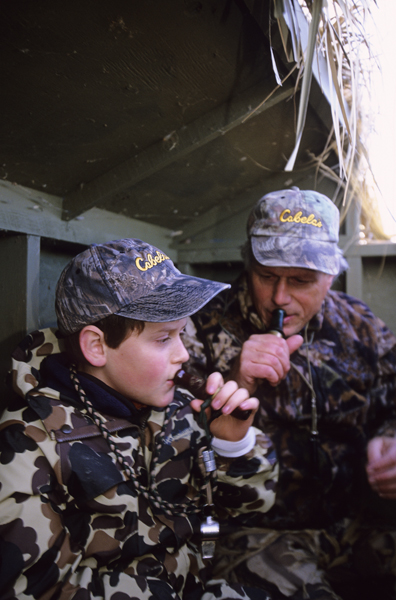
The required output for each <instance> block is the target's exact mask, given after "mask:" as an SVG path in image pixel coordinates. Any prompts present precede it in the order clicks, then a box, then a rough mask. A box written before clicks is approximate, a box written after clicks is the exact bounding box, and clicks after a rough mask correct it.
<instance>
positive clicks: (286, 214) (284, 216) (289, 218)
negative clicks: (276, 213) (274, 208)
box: [279, 208, 323, 227]
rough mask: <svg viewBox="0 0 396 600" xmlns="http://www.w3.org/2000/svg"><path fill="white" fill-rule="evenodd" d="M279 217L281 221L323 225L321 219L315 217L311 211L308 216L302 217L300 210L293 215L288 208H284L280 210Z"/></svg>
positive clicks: (315, 225) (316, 225)
mask: <svg viewBox="0 0 396 600" xmlns="http://www.w3.org/2000/svg"><path fill="white" fill-rule="evenodd" d="M279 219H280V221H282V223H304V224H306V225H313V226H314V227H323V225H322V221H320V220H319V219H315V215H314V214H313V213H311V214H310V215H309V216H308V217H303V216H302V211H301V210H299V211H298V212H296V214H295V215H294V216H293V215H291V214H290V210H289V209H288V208H285V210H284V211H282V213H281V216H280V217H279Z"/></svg>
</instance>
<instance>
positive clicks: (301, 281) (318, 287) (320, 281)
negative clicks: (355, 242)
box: [249, 265, 333, 337]
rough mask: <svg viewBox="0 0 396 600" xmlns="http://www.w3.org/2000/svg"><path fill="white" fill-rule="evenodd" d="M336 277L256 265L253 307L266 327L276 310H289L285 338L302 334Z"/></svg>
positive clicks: (252, 275)
mask: <svg viewBox="0 0 396 600" xmlns="http://www.w3.org/2000/svg"><path fill="white" fill-rule="evenodd" d="M332 282H333V275H328V274H326V273H321V272H320V271H313V270H311V269H302V268H299V267H266V266H264V265H255V266H254V267H253V269H252V270H251V272H250V274H249V283H250V291H251V294H252V298H253V302H254V306H255V308H256V310H257V312H258V314H259V315H260V317H261V319H262V321H263V322H264V324H265V325H266V326H268V325H269V322H270V319H271V313H272V312H273V311H274V310H275V309H277V308H283V310H285V311H286V316H285V320H284V327H283V330H284V333H285V336H286V337H289V336H290V335H293V334H295V333H299V332H300V331H301V330H302V329H303V327H304V326H305V325H306V323H308V321H309V320H310V319H311V318H312V317H313V316H314V315H315V314H316V313H317V312H318V311H319V310H320V307H321V305H322V302H323V300H324V297H325V296H326V294H327V292H328V290H329V289H330V286H331V284H332Z"/></svg>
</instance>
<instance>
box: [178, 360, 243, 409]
mask: <svg viewBox="0 0 396 600" xmlns="http://www.w3.org/2000/svg"><path fill="white" fill-rule="evenodd" d="M173 381H174V383H175V384H176V385H179V386H180V387H184V388H185V389H186V390H188V391H189V392H191V393H192V394H194V396H195V397H196V398H199V399H200V400H207V399H208V398H210V397H211V395H210V394H208V392H207V391H206V380H205V379H204V378H203V377H199V376H198V375H193V374H192V373H188V372H187V371H185V370H184V369H180V370H179V371H178V372H177V373H176V375H175V376H174V378H173ZM251 412H252V411H251V410H242V409H241V408H239V407H237V408H235V409H234V410H233V411H232V413H231V415H232V416H233V417H235V418H236V419H239V420H240V421H246V420H247V419H248V418H249V417H250V415H251ZM221 414H222V413H221V410H216V411H213V413H212V420H213V419H216V418H217V417H220V415H221Z"/></svg>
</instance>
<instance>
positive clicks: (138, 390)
mask: <svg viewBox="0 0 396 600" xmlns="http://www.w3.org/2000/svg"><path fill="white" fill-rule="evenodd" d="M186 323H187V319H180V320H178V321H171V322H169V323H148V322H146V323H145V326H144V329H143V331H142V332H141V333H138V332H137V331H133V332H132V334H131V335H130V336H129V337H128V338H126V339H125V340H124V341H123V342H122V343H121V344H120V346H118V348H115V349H112V348H109V347H108V346H106V358H107V360H106V365H105V366H104V368H103V370H102V372H101V375H100V379H101V380H102V381H104V383H106V384H107V385H109V386H110V387H111V388H113V389H114V390H116V391H117V392H119V393H120V394H122V395H123V396H125V397H126V398H128V399H130V400H136V401H137V402H140V403H142V404H146V405H149V406H157V407H163V406H167V405H168V404H170V402H171V401H172V400H173V395H174V383H173V378H174V376H175V374H176V372H177V371H178V370H179V369H180V368H181V365H182V363H183V362H186V361H187V360H188V358H189V355H188V352H187V350H186V349H185V347H184V344H183V342H182V340H181V334H182V333H183V332H184V328H185V326H186Z"/></svg>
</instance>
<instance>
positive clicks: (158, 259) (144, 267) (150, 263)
mask: <svg viewBox="0 0 396 600" xmlns="http://www.w3.org/2000/svg"><path fill="white" fill-rule="evenodd" d="M145 259H146V260H144V259H143V258H141V257H140V256H139V258H136V259H135V265H136V266H137V268H138V269H139V271H148V269H152V268H153V267H155V266H156V265H159V264H160V263H162V262H163V261H164V260H167V259H169V256H167V255H166V254H162V253H161V252H160V251H159V250H157V253H156V255H155V257H154V258H153V256H152V255H151V254H148V255H147V256H146V257H145ZM142 263H144V264H142Z"/></svg>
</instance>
